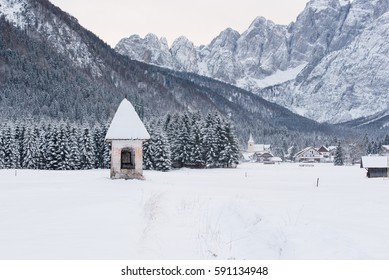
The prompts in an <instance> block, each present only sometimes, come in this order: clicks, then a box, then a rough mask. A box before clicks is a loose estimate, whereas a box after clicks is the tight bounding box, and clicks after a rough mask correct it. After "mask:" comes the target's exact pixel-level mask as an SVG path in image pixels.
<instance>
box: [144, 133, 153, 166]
mask: <svg viewBox="0 0 389 280" xmlns="http://www.w3.org/2000/svg"><path fill="white" fill-rule="evenodd" d="M147 131H148V132H149V134H150V139H148V140H147V141H145V142H143V169H145V170H153V169H154V143H153V139H154V130H153V129H152V127H151V126H147Z"/></svg>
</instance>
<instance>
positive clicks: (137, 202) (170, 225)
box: [0, 163, 389, 259]
mask: <svg viewBox="0 0 389 280" xmlns="http://www.w3.org/2000/svg"><path fill="white" fill-rule="evenodd" d="M16 175H17V176H15V171H14V170H0V259H389V242H387V241H388V236H389V203H388V202H389V180H386V179H367V178H366V177H365V171H364V170H363V169H360V168H359V167H357V166H352V167H350V166H349V167H334V166H332V165H329V164H318V165H316V166H314V167H300V166H299V165H298V164H282V165H273V166H270V165H269V166H266V165H262V164H253V163H247V164H242V165H240V166H239V167H238V168H237V169H225V170H222V169H215V170H190V169H182V170H176V171H171V172H168V173H161V172H153V171H148V172H145V176H146V178H147V180H146V181H136V180H128V181H125V180H110V179H109V178H108V176H109V171H108V170H91V171H31V170H18V171H17V174H16ZM317 178H320V180H319V187H316V182H317Z"/></svg>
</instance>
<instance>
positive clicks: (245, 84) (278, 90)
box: [116, 0, 389, 123]
mask: <svg viewBox="0 0 389 280" xmlns="http://www.w3.org/2000/svg"><path fill="white" fill-rule="evenodd" d="M388 11H389V0H354V1H352V2H351V3H350V1H347V0H311V1H309V2H308V3H307V5H306V7H305V9H304V11H303V12H302V13H301V14H300V15H299V16H298V17H297V19H296V21H295V22H293V23H291V24H290V25H289V26H280V25H276V24H274V23H273V22H271V21H269V20H266V19H264V18H262V17H258V18H256V19H255V20H254V21H253V23H252V24H251V25H250V27H249V28H248V29H247V30H246V31H245V32H243V33H242V34H239V33H238V32H237V31H234V30H232V29H226V30H225V31H223V32H221V33H220V35H219V36H217V37H216V38H215V39H214V40H213V41H212V42H211V43H210V44H209V45H206V46H201V47H194V46H193V44H191V43H190V42H189V41H188V40H187V39H186V40H185V42H184V41H183V42H182V43H181V42H180V41H178V42H175V44H173V46H174V48H175V49H177V48H179V47H178V46H179V45H180V44H183V45H184V44H185V45H187V46H188V45H190V46H191V47H190V48H188V47H183V48H182V49H183V50H185V51H182V52H180V55H179V59H177V57H176V52H173V51H172V49H173V47H172V48H170V49H167V48H164V49H157V50H155V49H153V51H156V52H158V53H161V52H163V54H164V55H165V56H169V57H170V58H171V59H170V60H169V61H171V63H163V61H162V60H152V59H151V60H149V61H147V62H148V63H151V64H157V65H160V66H163V67H168V68H171V69H175V70H179V71H188V72H194V73H199V74H201V75H205V76H209V77H212V78H215V79H219V80H222V81H225V82H227V83H231V84H234V85H237V86H239V87H242V88H244V89H247V90H250V91H252V92H255V93H257V94H259V95H260V96H262V97H264V98H265V99H268V100H271V101H272V102H276V103H278V104H280V105H282V106H286V107H287V108H289V109H291V110H293V111H294V112H297V113H299V114H302V115H304V116H307V117H309V118H313V119H315V120H317V121H321V122H331V123H339V122H345V121H351V120H353V119H357V118H361V117H367V116H370V115H374V114H376V113H378V112H381V111H383V110H387V109H388V106H389V105H388V103H387V102H383V100H386V99H387V97H388V96H387V94H386V92H385V88H387V82H386V80H385V79H384V77H385V76H386V75H387V73H388V72H389V61H388V60H387V59H386V54H387V51H388V49H387V45H388V44H389V42H388V39H387V37H386V36H387V32H386V30H387V29H388V25H387V17H388V14H387V12H388ZM138 43H139V41H138V42H135V43H134V42H132V43H130V44H126V40H125V39H123V40H122V41H120V42H119V43H118V45H117V47H116V50H117V51H118V52H120V53H122V54H125V55H128V56H130V57H131V58H134V59H139V60H142V61H145V59H141V58H139V56H136V55H135V54H134V53H138V52H137V50H140V49H142V48H145V49H152V48H151V47H149V46H148V45H147V44H144V42H142V44H141V45H139V44H138ZM124 49H129V50H131V52H130V51H123V50H124ZM185 58H190V59H185ZM188 61H190V63H188ZM185 63H188V65H190V66H186V67H183V66H182V65H184V64H185Z"/></svg>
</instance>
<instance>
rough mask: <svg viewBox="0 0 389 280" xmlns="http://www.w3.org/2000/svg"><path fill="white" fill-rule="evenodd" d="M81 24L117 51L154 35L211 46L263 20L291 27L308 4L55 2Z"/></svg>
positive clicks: (295, 0)
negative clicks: (128, 41)
mask: <svg viewBox="0 0 389 280" xmlns="http://www.w3.org/2000/svg"><path fill="white" fill-rule="evenodd" d="M51 2H52V3H53V4H55V5H57V6H58V7H60V8H61V9H62V10H64V11H66V12H68V13H69V14H71V15H73V16H75V17H76V18H77V19H78V21H79V23H80V24H81V25H83V26H84V27H86V28H87V29H89V30H90V31H92V32H93V33H95V34H96V35H98V36H99V37H100V38H101V39H102V40H104V41H105V42H107V43H108V44H110V45H111V46H112V47H114V46H115V45H116V44H117V42H118V41H119V40H120V39H121V38H124V37H129V36H130V35H133V34H138V35H140V36H142V37H144V36H145V35H146V34H147V33H154V34H156V35H157V36H158V37H161V36H164V37H166V38H167V40H168V43H169V45H171V44H172V43H173V41H174V39H176V38H177V37H179V36H182V35H184V36H186V37H187V38H188V39H189V40H191V41H192V42H194V43H195V45H201V44H208V43H210V41H211V40H212V39H213V38H214V37H216V36H217V35H218V34H219V33H220V32H221V31H223V30H224V29H226V28H227V27H231V28H233V29H235V30H237V31H239V32H243V31H244V30H246V29H247V28H248V26H249V25H250V23H251V22H252V21H253V20H254V19H255V18H256V17H257V16H263V17H265V18H267V19H270V20H272V21H274V22H275V23H278V24H289V23H290V22H292V21H294V20H295V19H296V17H297V15H298V14H299V13H300V12H301V11H302V10H303V9H304V7H305V5H306V3H307V2H308V0H234V1H231V0H195V1H193V0H192V1H185V0H51Z"/></svg>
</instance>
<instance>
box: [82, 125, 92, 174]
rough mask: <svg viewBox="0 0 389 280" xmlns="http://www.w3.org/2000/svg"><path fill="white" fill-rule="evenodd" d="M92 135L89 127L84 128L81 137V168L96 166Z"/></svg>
mask: <svg viewBox="0 0 389 280" xmlns="http://www.w3.org/2000/svg"><path fill="white" fill-rule="evenodd" d="M94 154H95V152H94V151H93V144H92V136H91V134H90V131H89V128H84V131H83V133H82V138H81V169H92V168H93V166H94V162H95V159H94Z"/></svg>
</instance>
